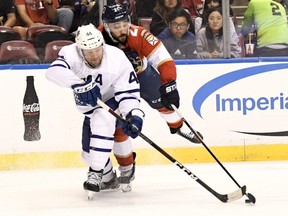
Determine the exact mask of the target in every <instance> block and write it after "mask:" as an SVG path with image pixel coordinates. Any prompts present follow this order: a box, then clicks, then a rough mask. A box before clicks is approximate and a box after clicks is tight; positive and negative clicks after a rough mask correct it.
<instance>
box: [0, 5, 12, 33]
mask: <svg viewBox="0 0 288 216" xmlns="http://www.w3.org/2000/svg"><path fill="white" fill-rule="evenodd" d="M15 23H16V16H15V6H14V1H13V0H5V1H4V0H2V1H0V25H1V26H8V27H13V26H14V25H15Z"/></svg>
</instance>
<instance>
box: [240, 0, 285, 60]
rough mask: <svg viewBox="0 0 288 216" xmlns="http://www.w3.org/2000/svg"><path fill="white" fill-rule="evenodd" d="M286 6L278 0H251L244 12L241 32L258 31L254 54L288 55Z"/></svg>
mask: <svg viewBox="0 0 288 216" xmlns="http://www.w3.org/2000/svg"><path fill="white" fill-rule="evenodd" d="M278 1H279V0H278ZM286 16H287V15H286V11H285V8H284V7H283V6H282V5H281V4H280V3H278V2H277V1H272V0H251V1H250V2H249V4H248V8H247V10H246V12H245V14H244V20H243V25H242V29H241V34H242V35H243V36H247V35H248V34H249V32H251V31H252V32H253V31H254V27H255V30H256V32H257V46H256V48H255V51H254V56H288V28H287V18H286Z"/></svg>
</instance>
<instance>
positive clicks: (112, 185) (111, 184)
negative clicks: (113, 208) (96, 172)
mask: <svg viewBox="0 0 288 216" xmlns="http://www.w3.org/2000/svg"><path fill="white" fill-rule="evenodd" d="M119 187H120V184H119V181H118V178H117V175H116V172H115V171H113V177H112V179H111V180H110V181H108V182H101V184H100V190H109V189H117V188H119Z"/></svg>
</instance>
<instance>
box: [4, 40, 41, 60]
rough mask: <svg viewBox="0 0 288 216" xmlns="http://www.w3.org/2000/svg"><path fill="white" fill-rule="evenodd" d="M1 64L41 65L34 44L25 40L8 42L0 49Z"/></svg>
mask: <svg viewBox="0 0 288 216" xmlns="http://www.w3.org/2000/svg"><path fill="white" fill-rule="evenodd" d="M0 63H1V64H34V63H35V64H36V63H37V64H38V63H41V60H40V58H39V56H38V55H37V52H36V49H35V47H34V46H33V44H31V43H29V42H27V41H23V40H12V41H6V42H4V43H2V44H1V47H0Z"/></svg>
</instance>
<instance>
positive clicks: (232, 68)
mask: <svg viewBox="0 0 288 216" xmlns="http://www.w3.org/2000/svg"><path fill="white" fill-rule="evenodd" d="M287 67H288V63H286V62H254V63H221V64H217V63H215V64H191V65H177V70H178V78H177V84H178V89H179V92H180V96H181V106H180V109H179V110H180V112H182V114H183V116H184V117H185V118H186V119H187V120H188V121H189V122H191V124H192V126H193V127H194V128H195V129H197V130H199V131H201V133H202V134H203V136H204V141H205V143H206V144H207V145H208V146H245V145H255V144H256V145H258V144H286V143H287V135H288V132H287V131H288V130H287V123H286V119H287V117H288V116H287V115H288V114H287V108H288V104H287V92H288V91H287V90H288V89H287V88H288V87H287V84H286V80H288V71H287ZM44 73H45V69H33V70H30V69H25V70H24V69H22V70H18V69H13V70H9V69H5V70H1V73H0V86H1V92H0V94H1V101H2V103H1V108H0V112H1V117H0V128H1V145H0V153H1V154H10V153H26V152H53V151H60V152H61V151H80V150H81V133H82V132H81V131H82V120H83V115H82V114H81V113H79V112H78V111H77V109H76V107H75V105H74V98H73V94H72V90H71V89H65V88H60V87H58V86H56V85H54V84H52V83H50V82H49V81H47V80H46V78H45V75H44ZM27 76H33V78H34V86H35V90H36V93H37V96H38V99H39V107H40V119H39V130H40V134H41V138H40V139H39V140H37V141H25V140H24V130H25V128H24V118H23V100H24V95H25V91H26V87H27V82H26V78H27ZM141 106H142V108H143V109H144V111H145V113H146V120H145V122H144V128H143V133H144V134H145V135H146V136H148V137H149V138H150V139H151V140H153V141H154V142H155V143H157V144H158V145H160V146H161V147H163V148H165V147H169V148H170V147H171V148H173V147H199V145H193V144H191V143H190V142H188V141H187V140H185V139H183V138H181V137H179V136H178V135H171V134H170V131H169V128H168V127H167V125H166V123H165V122H164V120H163V119H162V118H161V117H160V115H159V113H158V112H157V111H156V110H152V109H151V108H150V107H148V105H147V104H146V103H145V102H144V101H143V103H142V105H141ZM26 108H27V107H26ZM32 108H33V106H32ZM34 108H35V107H34ZM36 108H37V107H36ZM133 143H134V147H135V149H137V148H139V149H140V148H151V147H150V146H149V144H147V143H146V142H145V141H143V140H142V139H141V138H137V139H135V140H133Z"/></svg>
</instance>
